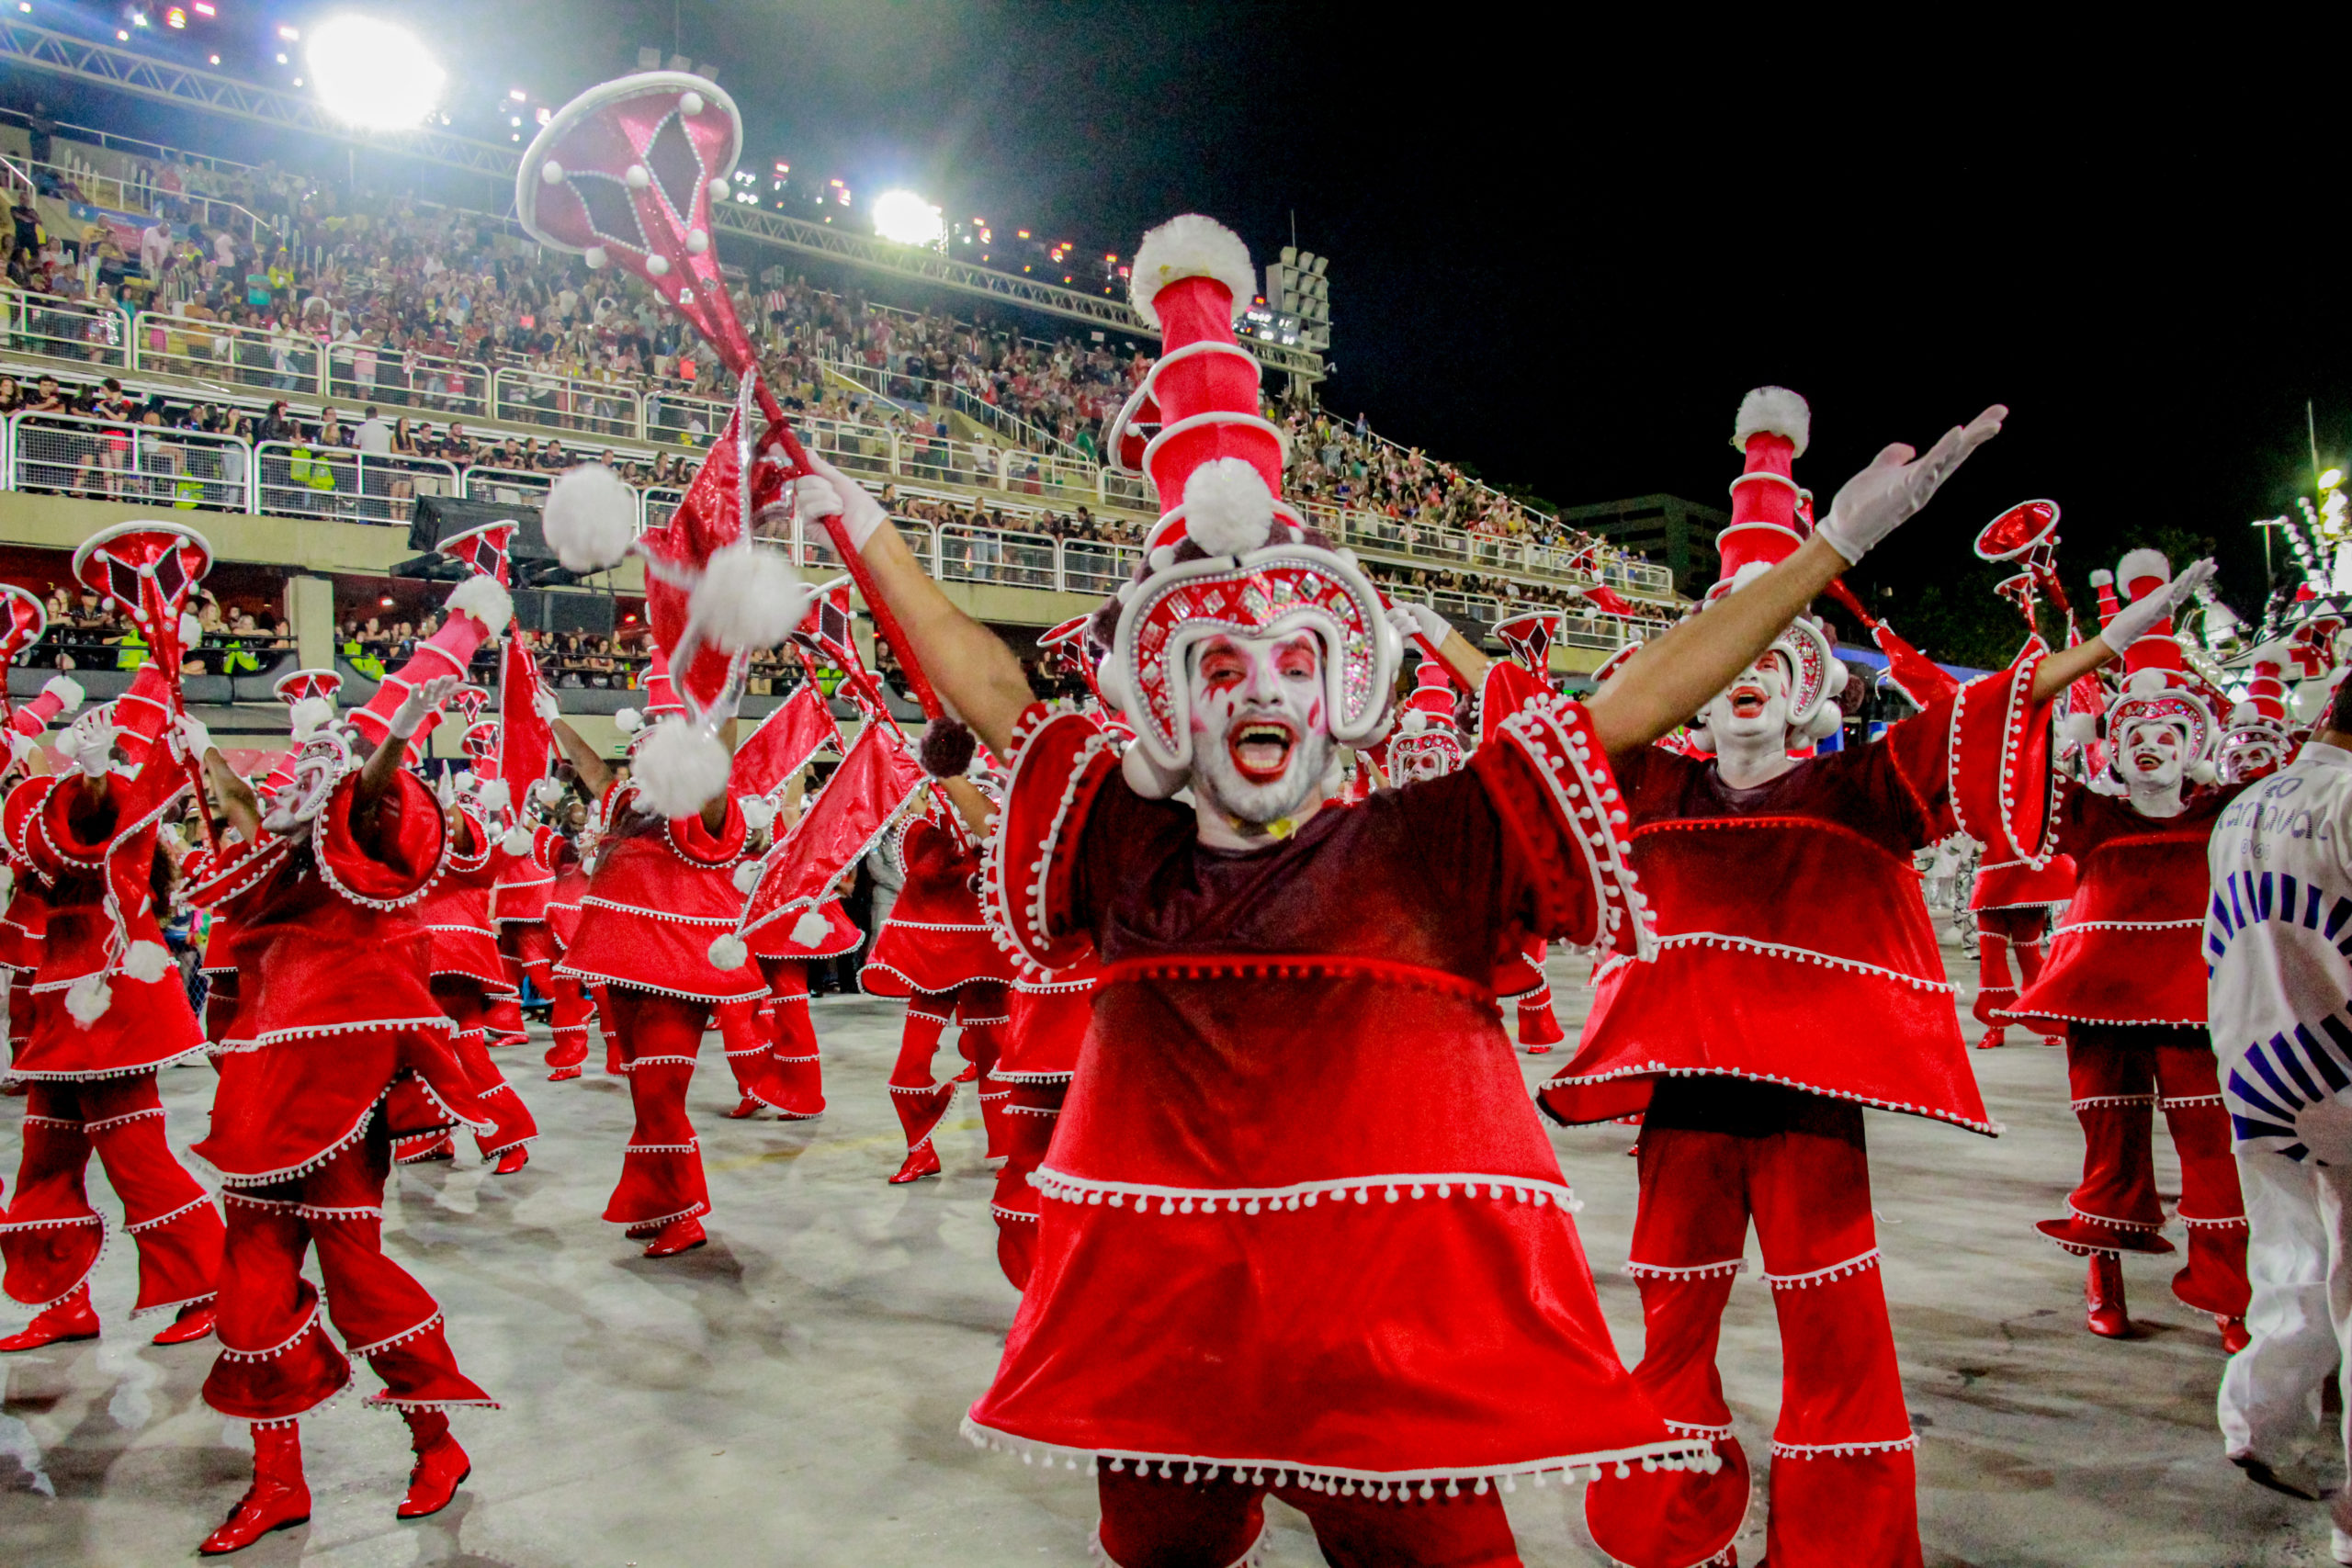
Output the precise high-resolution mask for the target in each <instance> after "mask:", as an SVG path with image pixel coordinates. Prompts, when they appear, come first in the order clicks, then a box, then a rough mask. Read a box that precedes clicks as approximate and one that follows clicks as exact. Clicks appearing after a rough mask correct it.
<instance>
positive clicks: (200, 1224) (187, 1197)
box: [0, 1072, 220, 1315]
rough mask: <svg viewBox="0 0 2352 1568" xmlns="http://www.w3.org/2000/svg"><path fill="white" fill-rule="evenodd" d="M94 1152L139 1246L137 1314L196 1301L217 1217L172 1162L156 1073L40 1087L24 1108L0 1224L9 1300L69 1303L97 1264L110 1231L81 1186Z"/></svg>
mask: <svg viewBox="0 0 2352 1568" xmlns="http://www.w3.org/2000/svg"><path fill="white" fill-rule="evenodd" d="M93 1154H95V1155H96V1156H98V1160H99V1163H100V1164H102V1165H104V1166H105V1167H106V1169H107V1181H108V1182H109V1183H111V1184H112V1185H113V1187H114V1190H115V1196H116V1197H118V1198H119V1199H121V1200H122V1220H123V1229H124V1230H125V1231H126V1232H127V1233H129V1235H130V1239H131V1241H132V1243H133V1244H134V1245H136V1246H137V1247H138V1248H139V1301H138V1305H137V1306H135V1307H134V1308H133V1309H132V1312H133V1314H134V1315H136V1314H139V1313H143V1312H161V1311H164V1309H165V1308H172V1307H180V1306H185V1305H187V1303H191V1302H201V1301H204V1300H207V1299H208V1298H209V1297H210V1296H211V1295H212V1293H213V1288H214V1281H215V1280H216V1279H217V1277H218V1276H219V1274H220V1211H219V1210H218V1209H216V1208H214V1207H213V1206H212V1200H211V1199H210V1198H209V1197H208V1196H207V1195H206V1194H205V1190H204V1189H203V1188H202V1187H200V1186H198V1185H197V1180H196V1178H194V1177H193V1176H190V1175H189V1174H188V1173H187V1168H185V1167H183V1166H182V1165H181V1164H180V1162H179V1161H178V1160H177V1159H175V1158H174V1157H173V1156H172V1150H171V1145H169V1144H168V1143H166V1142H165V1141H164V1102H163V1099H162V1096H161V1095H160V1094H159V1093H158V1092H157V1089H156V1084H155V1075H154V1074H153V1073H152V1072H145V1073H132V1074H129V1075H127V1076H125V1077H112V1078H83V1079H37V1080H35V1082H34V1083H33V1085H32V1087H31V1089H30V1090H29V1092H28V1094H27V1096H26V1100H25V1122H24V1155H23V1158H22V1159H21V1160H20V1161H19V1163H18V1164H17V1190H16V1192H15V1194H14V1195H13V1198H12V1201H10V1203H9V1205H8V1208H7V1223H6V1224H0V1258H6V1263H7V1273H6V1289H7V1292H8V1294H9V1295H10V1296H11V1297H13V1298H15V1299H16V1300H17V1301H20V1302H25V1303H30V1304H32V1305H35V1306H47V1305H49V1304H50V1303H52V1302H55V1301H58V1300H61V1299H62V1298H63V1297H65V1296H68V1295H70V1294H72V1293H73V1292H74V1289H75V1288H76V1287H78V1286H79V1285H80V1284H81V1283H82V1281H83V1280H85V1279H87V1278H88V1277H89V1273H90V1270H91V1269H93V1268H94V1267H96V1264H97V1261H98V1252H99V1250H100V1247H101V1246H102V1244H103V1242H104V1240H105V1237H106V1222H105V1221H103V1220H101V1219H100V1218H99V1217H98V1213H97V1211H96V1209H93V1208H92V1207H91V1206H90V1198H89V1194H88V1192H87V1191H86V1190H85V1189H84V1185H83V1182H84V1178H85V1173H86V1172H87V1170H88V1168H89V1164H90V1156H92V1155H93Z"/></svg>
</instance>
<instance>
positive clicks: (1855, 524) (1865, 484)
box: [1815, 403, 2009, 566]
mask: <svg viewBox="0 0 2352 1568" xmlns="http://www.w3.org/2000/svg"><path fill="white" fill-rule="evenodd" d="M2008 414H2009V411H2008V410H2007V409H2006V408H2004V407H2002V406H2001V405H2000V404H1999V403H1995V404H1994V405H1993V406H1992V407H1991V408H1989V409H1986V410H1985V412H1983V413H1980V414H1978V415H1977V416H1976V417H1975V418H1974V419H1973V420H1971V421H1969V423H1967V424H1966V425H1965V426H1964V427H1963V426H1955V427H1954V428H1953V429H1951V430H1948V431H1946V432H1945V433H1944V438H1943V439H1942V440H1941V441H1939V442H1937V443H1936V444H1935V445H1934V446H1930V447H1929V448H1928V455H1927V456H1926V457H1920V458H1918V459H1917V460H1916V461H1915V460H1914V459H1913V457H1912V449H1911V448H1910V447H1909V446H1905V445H1904V444H1903V443H1902V442H1900V441H1898V442H1896V443H1895V444H1894V446H1889V447H1888V448H1886V449H1885V450H1884V451H1883V452H1881V453H1880V454H1879V455H1878V456H1877V457H1874V458H1872V459H1871V466H1870V467H1869V468H1864V469H1863V470H1862V471H1861V472H1860V473H1859V474H1856V475H1855V476H1854V477H1853V478H1852V479H1848V480H1847V481H1846V482H1845V484H1844V485H1843V486H1841V487H1840V488H1839V490H1838V498H1837V499H1836V500H1835V501H1833V502H1830V503H1829V515H1828V516H1826V517H1825V518H1823V519H1822V520H1821V524H1820V526H1819V527H1818V528H1816V529H1815V532H1816V533H1818V534H1819V535H1820V536H1822V537H1823V538H1824V539H1826V540H1827V541H1828V542H1829V547H1830V548H1832V549H1834V550H1836V551H1837V552H1838V554H1839V555H1840V556H1842V557H1844V558H1845V559H1846V562H1847V564H1848V565H1849V566H1850V565H1851V564H1853V563H1854V562H1855V561H1858V560H1860V559H1861V558H1862V557H1863V555H1864V554H1865V553H1866V552H1868V550H1869V549H1870V547H1871V546H1872V545H1875V544H1877V543H1878V542H1879V541H1880V540H1881V539H1883V538H1885V537H1886V536H1888V535H1889V534H1892V533H1894V530H1895V527H1896V526H1897V525H1899V524H1901V523H1902V522H1903V520H1904V519H1905V518H1906V517H1910V516H1912V515H1913V514H1915V513H1917V512H1918V510H1919V509H1920V508H1921V507H1923V506H1925V505H1927V504H1928V497H1929V496H1931V495H1933V494H1935V493H1936V487H1937V486H1939V485H1940V484H1942V483H1943V482H1944V480H1946V479H1950V478H1951V471H1952V470H1953V469H1954V468H1959V467H1960V465H1961V464H1962V462H1963V461H1965V460H1966V459H1967V457H1968V455H1969V454H1970V453H1971V452H1973V451H1975V450H1976V448H1978V447H1979V446H1983V445H1985V442H1987V441H1990V440H1991V439H1992V438H1993V437H1994V436H1995V435H1996V434H1999V433H2000V429H2001V421H2003V420H2004V419H2007V417H2008Z"/></svg>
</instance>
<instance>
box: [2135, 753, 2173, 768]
mask: <svg viewBox="0 0 2352 1568" xmlns="http://www.w3.org/2000/svg"><path fill="white" fill-rule="evenodd" d="M2131 765H2132V766H2133V767H2135V768H2137V769H2139V770H2140V771H2141V772H2142V773H2154V772H2155V771H2156V770H2157V769H2158V768H2161V767H2163V766H2164V765H2165V756H2164V753H2163V752H2161V751H2134V752H2132V753H2131Z"/></svg>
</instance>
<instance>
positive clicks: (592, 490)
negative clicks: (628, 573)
mask: <svg viewBox="0 0 2352 1568" xmlns="http://www.w3.org/2000/svg"><path fill="white" fill-rule="evenodd" d="M539 519H540V525H541V526H542V527H543V528H545V530H546V531H547V540H548V548H549V549H552V550H553V551H555V558H556V559H557V560H558V561H560V562H561V563H562V565H563V567H564V570H567V571H604V570H608V569H610V568H612V567H615V566H618V565H619V564H620V560H621V558H622V557H623V556H626V555H627V554H628V547H629V545H630V543H631V542H632V541H633V540H635V539H636V537H637V492H636V491H633V490H631V489H629V488H628V483H627V481H625V480H624V479H622V478H621V477H620V476H619V475H618V474H616V473H615V472H613V470H612V469H610V468H606V467H605V465H604V464H602V463H582V464H581V465H580V466H579V467H577V468H566V469H565V470H564V471H563V472H562V474H560V476H558V477H557V479H556V481H555V484H554V486H553V487H552V488H550V489H549V490H548V502H547V507H546V509H545V510H544V511H543V512H541V513H540V514H539Z"/></svg>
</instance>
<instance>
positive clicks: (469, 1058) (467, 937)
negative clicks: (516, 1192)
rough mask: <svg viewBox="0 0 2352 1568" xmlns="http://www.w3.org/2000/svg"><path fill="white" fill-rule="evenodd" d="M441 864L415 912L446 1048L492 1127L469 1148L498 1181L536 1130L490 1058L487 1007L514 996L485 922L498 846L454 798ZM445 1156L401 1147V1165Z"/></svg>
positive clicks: (520, 1160)
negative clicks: (425, 934)
mask: <svg viewBox="0 0 2352 1568" xmlns="http://www.w3.org/2000/svg"><path fill="white" fill-rule="evenodd" d="M446 815H447V817H448V818H449V858H448V863H447V866H446V867H445V868H444V869H443V871H442V874H440V875H439V876H438V877H436V878H435V880H434V883H433V886H431V887H430V888H429V889H427V890H426V892H425V895H424V901H423V903H422V904H420V905H419V906H418V910H417V912H418V914H419V915H420V916H421V917H422V918H423V919H424V928H425V930H426V931H429V932H431V933H432V937H433V951H432V954H431V957H430V960H429V962H430V968H429V969H428V970H427V974H428V976H430V981H431V986H432V990H433V998H434V999H435V1001H436V1002H438V1003H440V1005H441V1010H442V1011H443V1012H445V1013H447V1014H448V1015H449V1020H450V1021H451V1022H452V1023H453V1024H455V1025H456V1032H455V1034H454V1035H453V1037H452V1044H453V1046H454V1048H455V1049H456V1051H457V1054H458V1060H459V1061H460V1062H462V1063H464V1064H465V1067H466V1071H467V1072H468V1073H469V1075H471V1077H472V1079H473V1086H474V1094H475V1095H476V1097H477V1098H478V1099H479V1100H481V1104H482V1105H483V1107H484V1108H485V1109H487V1110H488V1111H490V1113H491V1116H492V1120H493V1121H494V1122H495V1123H496V1124H495V1125H494V1126H492V1127H491V1128H490V1129H489V1130H487V1131H480V1130H478V1131H476V1133H475V1134H474V1143H475V1145H476V1146H477V1147H478V1148H480V1149H481V1156H482V1158H484V1159H486V1160H496V1161H497V1162H498V1169H499V1173H500V1174H501V1175H506V1174H510V1173H511V1172H513V1171H515V1170H519V1169H520V1168H522V1166H523V1164H524V1162H525V1161H526V1159H527V1158H528V1145H529V1144H530V1142H531V1140H533V1139H534V1138H537V1136H538V1135H539V1125H538V1122H537V1120H535V1119H534V1118H533V1117H532V1115H531V1109H530V1107H529V1106H527V1105H526V1104H524V1103H523V1097H522V1096H521V1095H519V1094H517V1093H515V1086H514V1085H513V1084H510V1083H508V1082H507V1081H506V1075H505V1074H504V1073H503V1072H501V1071H500V1070H499V1067H498V1064H497V1062H496V1061H495V1060H494V1059H492V1056H491V1054H490V1046H491V1036H492V1022H491V1009H492V1005H493V1004H494V1003H495V1002H497V1001H498V1000H499V998H513V997H514V996H515V986H514V983H513V982H512V981H511V980H509V979H508V978H507V975H506V959H505V955H504V954H503V953H500V952H499V950H498V933H497V931H495V930H494V929H493V928H492V924H491V900H492V889H493V887H494V886H495V884H496V882H497V879H498V874H499V866H498V863H497V862H498V856H499V840H500V839H501V838H502V837H503V835H502V834H500V833H498V832H497V830H496V829H495V828H494V827H493V826H492V822H491V820H490V819H489V818H488V817H487V815H486V814H485V813H484V812H483V810H482V808H481V805H480V804H479V803H478V802H474V801H466V800H460V801H458V803H457V804H455V805H454V806H452V807H449V808H448V809H447V813H446ZM434 1157H442V1158H446V1157H447V1145H446V1144H444V1143H443V1142H442V1140H440V1139H438V1138H433V1139H427V1140H424V1141H422V1142H419V1143H414V1144H411V1145H405V1146H403V1148H402V1149H401V1159H402V1160H403V1161H408V1160H416V1159H427V1158H434Z"/></svg>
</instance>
